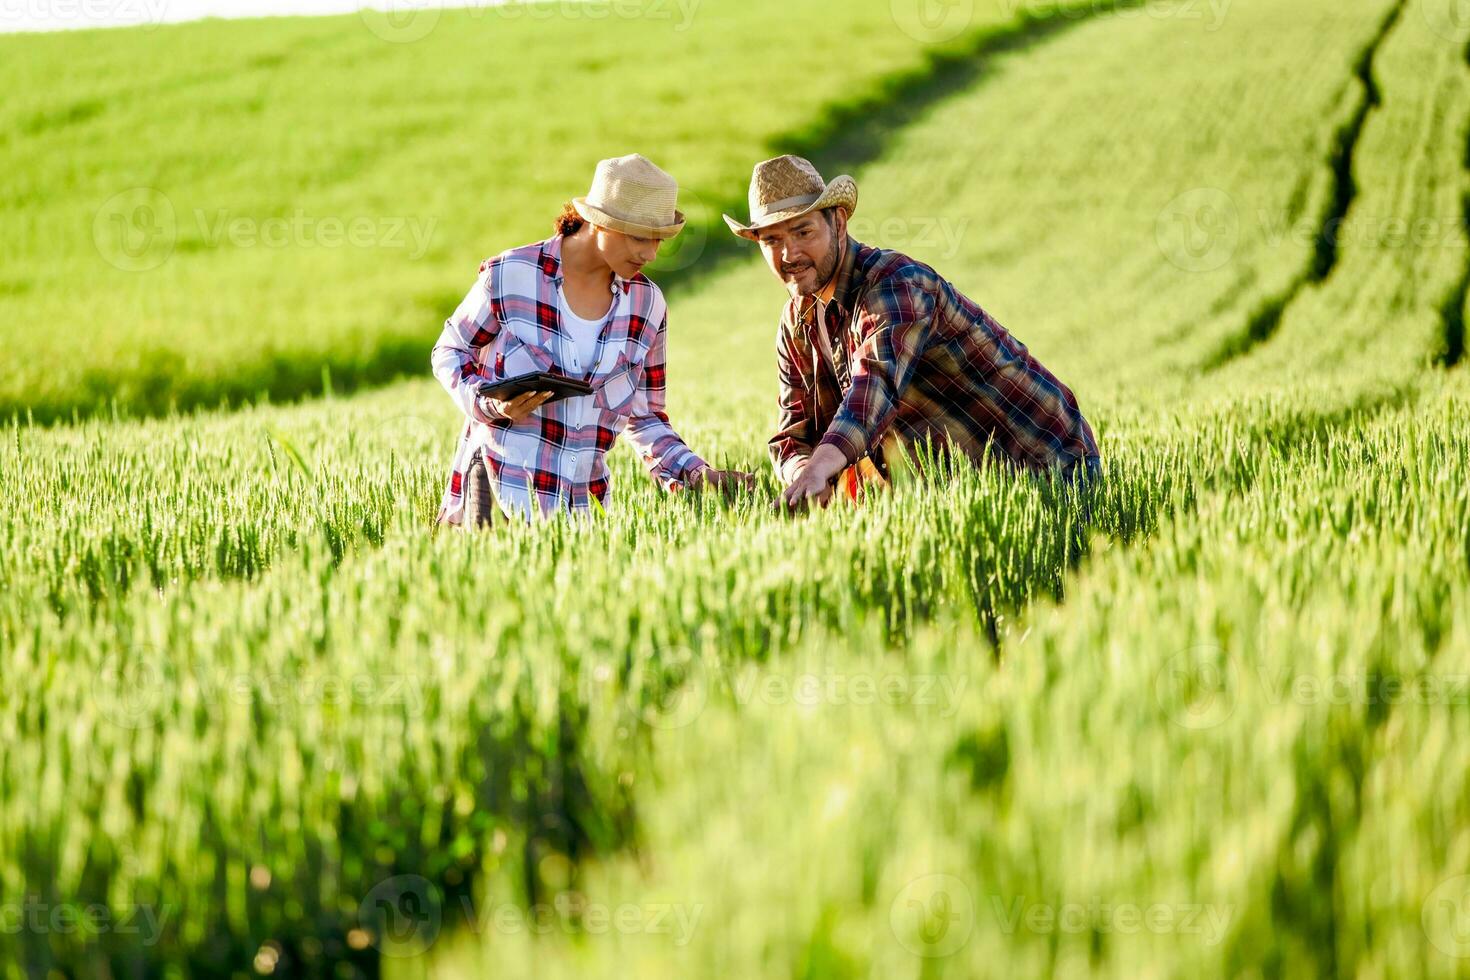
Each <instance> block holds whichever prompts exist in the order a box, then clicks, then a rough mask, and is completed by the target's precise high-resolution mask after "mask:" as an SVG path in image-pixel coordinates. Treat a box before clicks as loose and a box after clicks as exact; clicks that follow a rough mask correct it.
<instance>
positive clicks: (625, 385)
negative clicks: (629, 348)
mask: <svg viewBox="0 0 1470 980" xmlns="http://www.w3.org/2000/svg"><path fill="white" fill-rule="evenodd" d="M641 370H642V369H641V366H640V365H638V364H635V363H633V362H632V361H630V360H629V359H628V355H627V354H619V355H618V359H617V363H615V364H614V365H613V368H612V370H611V371H609V372H608V373H607V374H606V375H604V376H603V378H602V381H601V382H599V383H598V386H597V392H596V404H597V407H598V408H599V409H601V410H602V411H604V412H611V413H613V414H614V415H627V414H628V413H629V411H630V410H631V409H632V407H633V396H634V395H635V394H637V393H638V381H639V377H640V372H641Z"/></svg>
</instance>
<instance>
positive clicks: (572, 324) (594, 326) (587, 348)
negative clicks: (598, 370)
mask: <svg viewBox="0 0 1470 980" xmlns="http://www.w3.org/2000/svg"><path fill="white" fill-rule="evenodd" d="M556 301H557V304H558V305H560V307H561V325H562V329H564V330H565V331H566V332H567V333H568V334H570V335H571V340H572V342H571V343H570V344H564V345H563V350H562V351H561V356H562V358H563V359H564V360H565V362H566V363H565V369H566V371H567V372H568V373H569V374H586V373H587V372H588V371H591V370H592V362H593V358H595V357H596V356H597V335H598V334H599V333H601V332H602V320H601V319H598V320H584V319H582V318H581V317H579V316H577V314H575V313H573V312H572V304H570V303H568V302H567V294H566V293H565V292H564V291H563V290H562V289H561V287H560V286H558V287H557V290H556Z"/></svg>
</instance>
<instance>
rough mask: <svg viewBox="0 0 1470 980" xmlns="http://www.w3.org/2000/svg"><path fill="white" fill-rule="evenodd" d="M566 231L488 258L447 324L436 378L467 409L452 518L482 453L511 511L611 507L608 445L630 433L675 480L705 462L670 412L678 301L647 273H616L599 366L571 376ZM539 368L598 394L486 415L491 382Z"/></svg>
mask: <svg viewBox="0 0 1470 980" xmlns="http://www.w3.org/2000/svg"><path fill="white" fill-rule="evenodd" d="M561 241H562V240H561V237H560V236H557V237H555V238H551V239H548V240H547V241H544V242H538V243H536V244H534V245H526V246H524V247H522V248H516V249H511V250H510V251H508V252H504V253H502V254H500V255H498V256H496V257H495V258H493V259H486V260H485V261H484V262H483V263H481V265H480V275H479V278H478V279H477V280H476V282H475V285H474V288H472V289H471V290H470V291H469V294H468V295H467V296H465V298H464V301H463V302H461V303H460V304H459V308H458V309H456V310H455V311H454V315H453V316H451V317H450V318H449V319H448V320H446V321H445V323H444V331H443V333H442V334H440V336H439V342H438V343H437V344H435V345H434V353H433V356H432V358H431V360H432V362H433V367H434V376H435V377H437V378H438V379H439V383H440V384H442V385H443V386H444V389H445V390H446V391H447V392H449V396H450V397H451V398H453V399H454V402H455V404H456V405H458V406H459V408H460V410H461V411H462V412H464V414H465V418H466V421H465V426H464V429H463V430H462V432H461V433H460V437H459V445H458V447H457V448H456V450H455V453H454V465H453V466H452V467H451V469H450V473H449V484H448V486H447V487H446V488H445V490H444V500H443V505H442V506H441V508H440V511H439V518H438V519H439V521H440V522H441V523H448V524H459V523H461V522H462V521H463V519H464V474H465V472H466V471H467V470H468V469H469V465H470V461H471V459H472V458H473V456H474V454H475V453H476V452H479V453H480V454H481V456H482V458H483V459H484V461H485V467H486V469H487V470H488V471H489V475H490V483H491V486H492V488H493V489H494V491H495V497H496V500H497V501H498V502H499V504H500V507H501V509H502V510H504V511H505V512H506V513H508V514H509V513H512V512H518V513H520V514H522V515H524V516H527V517H530V516H533V515H536V516H547V515H550V514H552V513H553V512H555V511H557V510H567V511H573V512H582V513H585V512H587V511H588V510H590V509H591V508H592V507H593V504H592V500H593V498H596V500H597V502H598V503H599V504H602V505H603V506H606V505H607V499H608V491H609V475H608V469H607V462H606V456H607V451H608V450H609V449H611V448H612V445H613V442H614V441H615V439H616V438H617V436H618V434H619V433H620V432H626V433H627V435H628V438H629V439H630V440H631V441H632V443H633V445H634V446H635V447H636V448H637V450H638V452H639V453H640V455H641V456H642V457H643V461H644V463H645V465H647V466H648V469H649V471H650V472H651V473H652V474H653V476H654V477H655V478H656V479H657V480H658V481H659V482H660V483H661V484H663V486H664V487H665V488H668V489H672V488H674V487H676V486H677V485H678V483H679V481H680V480H682V479H684V478H686V477H687V476H688V475H689V474H690V473H691V472H692V471H693V470H697V469H699V468H700V467H702V466H704V465H705V464H704V461H703V460H701V459H700V458H699V457H698V456H696V455H695V454H694V452H693V451H692V450H690V448H689V447H688V446H686V445H685V444H684V440H683V439H681V438H679V434H678V433H677V432H675V431H674V429H673V427H672V426H671V425H670V424H669V419H668V416H667V415H665V414H664V364H665V334H666V332H667V329H668V307H667V306H666V305H665V303H664V297H663V293H661V292H660V291H659V288H658V287H657V286H655V285H654V284H653V283H652V282H650V281H649V280H648V279H647V277H645V276H642V275H639V276H637V277H636V278H633V279H624V278H622V277H621V276H614V277H613V283H612V293H613V302H612V307H611V309H610V310H609V311H608V314H607V317H606V318H605V319H604V321H603V324H602V332H601V334H600V335H599V336H598V339H597V353H596V355H595V356H594V359H593V360H594V363H593V366H592V370H591V371H590V372H587V373H585V374H580V373H579V374H577V375H572V374H571V372H569V371H567V370H566V369H565V367H564V361H563V357H562V351H563V350H566V351H567V353H568V354H570V353H571V351H572V348H573V346H574V341H573V340H572V339H571V337H570V335H569V334H568V333H567V331H566V330H565V329H564V328H563V326H562V323H561V314H560V307H559V304H558V302H557V290H558V288H559V287H560V286H561V282H562V274H561ZM533 371H550V372H553V373H557V374H566V375H568V376H575V377H581V378H584V379H585V380H587V381H589V382H591V383H592V386H593V388H594V389H595V391H594V392H593V393H592V394H590V395H582V396H580V397H574V398H565V399H562V400H560V401H556V402H552V403H550V404H546V405H543V406H541V407H540V408H538V409H537V410H536V411H535V412H533V413H532V414H531V415H530V416H528V417H527V418H525V419H522V420H521V421H520V422H511V421H510V420H508V419H503V418H494V417H491V416H487V415H485V414H484V413H483V412H482V411H481V409H480V406H479V403H478V399H477V397H476V396H477V394H478V389H479V388H480V386H481V385H482V384H483V383H484V382H486V381H499V380H502V379H505V378H513V377H518V376H520V375H522V374H527V373H529V372H533Z"/></svg>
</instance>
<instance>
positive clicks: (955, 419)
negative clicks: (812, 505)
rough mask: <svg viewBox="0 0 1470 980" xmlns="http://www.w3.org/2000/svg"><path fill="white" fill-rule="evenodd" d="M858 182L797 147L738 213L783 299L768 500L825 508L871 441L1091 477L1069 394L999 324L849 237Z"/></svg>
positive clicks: (907, 263) (930, 275) (771, 165)
mask: <svg viewBox="0 0 1470 980" xmlns="http://www.w3.org/2000/svg"><path fill="white" fill-rule="evenodd" d="M856 207H857V184H856V183H855V182H854V181H853V179H852V178H851V177H847V176H842V177H838V178H836V179H834V180H833V181H832V182H831V183H830V184H829V183H827V182H826V181H824V180H823V179H822V175H821V174H820V173H818V172H817V169H816V168H815V167H814V166H812V164H811V163H810V162H808V161H806V160H804V159H802V158H801V157H796V156H783V157H777V158H776V159H774V160H767V161H765V162H764V163H761V164H758V165H757V166H756V168H755V173H754V175H753V176H752V178H751V183H750V213H751V220H750V223H748V224H745V223H742V222H740V221H737V220H736V219H734V218H732V217H730V216H729V215H725V221H726V223H727V224H729V226H730V229H731V230H732V231H734V232H735V234H737V235H739V236H741V237H742V238H747V239H750V240H751V241H754V242H758V243H759V244H760V247H761V252H762V253H763V254H764V255H765V258H766V262H767V263H768V264H769V265H770V267H771V271H772V272H774V273H775V275H776V278H778V279H780V280H781V282H782V283H783V284H784V285H785V286H786V289H787V291H788V292H789V293H790V295H791V299H790V301H789V302H788V303H787V304H786V309H785V311H784V312H783V314H782V316H781V327H780V331H779V333H778V335H777V341H776V361H777V367H778V369H779V371H780V380H781V420H780V429H779V431H778V432H777V433H776V435H775V436H774V437H772V439H771V440H770V450H771V456H772V459H773V460H774V461H775V464H776V471H777V474H778V475H779V476H780V478H781V482H782V483H784V484H786V489H785V491H784V492H783V493H782V497H781V503H782V505H783V506H785V507H788V508H800V507H804V506H806V505H807V503H808V502H810V501H815V502H816V503H818V504H820V505H821V506H826V505H827V502H828V501H829V500H830V499H831V496H832V490H833V486H834V484H835V482H836V480H837V478H838V477H839V475H841V474H842V473H843V472H844V471H848V472H849V473H850V474H856V473H858V472H859V471H861V472H866V473H872V472H874V471H876V472H877V473H878V474H882V473H883V471H884V460H883V458H882V448H881V447H882V443H883V442H884V441H885V440H886V439H888V438H890V437H892V436H897V437H898V440H899V442H900V443H901V444H902V445H903V446H904V447H905V448H906V449H913V448H917V447H918V446H922V445H925V444H929V445H932V446H934V447H935V448H936V449H938V450H940V451H944V452H955V451H957V452H959V453H963V454H964V455H965V456H967V457H969V458H970V459H972V460H975V461H979V460H980V459H982V458H983V457H984V456H985V455H986V454H987V453H991V454H996V455H999V456H1000V457H1001V458H1003V459H1005V460H1008V461H1010V462H1011V463H1013V464H1015V465H1016V466H1018V467H1020V468H1022V469H1025V470H1029V471H1033V472H1048V471H1058V472H1060V473H1061V474H1062V475H1064V476H1067V477H1081V476H1090V475H1093V474H1095V473H1096V472H1097V471H1098V468H1099V458H1098V449H1097V441H1096V439H1095V438H1094V437H1093V434H1092V429H1091V427H1090V426H1088V424H1087V420H1086V419H1084V418H1083V417H1082V412H1081V411H1080V410H1079V409H1078V407H1077V399H1076V398H1075V397H1073V395H1072V392H1071V391H1070V390H1069V389H1068V388H1067V386H1066V385H1064V384H1062V383H1061V382H1060V381H1058V380H1057V379H1056V377H1055V376H1054V375H1052V374H1051V372H1049V371H1047V370H1046V368H1044V367H1042V366H1041V364H1040V363H1038V362H1037V360H1036V359H1035V358H1034V357H1032V356H1031V355H1030V354H1029V353H1028V352H1027V350H1026V347H1025V345H1024V344H1022V343H1021V342H1020V341H1018V340H1016V339H1015V338H1014V337H1012V336H1011V335H1010V334H1009V333H1008V332H1007V331H1006V329H1005V328H1004V327H1002V326H1001V325H1000V324H999V323H997V322H996V321H995V320H994V319H992V318H991V316H990V315H989V314H988V313H986V312H985V311H984V310H983V309H981V308H980V306H979V305H978V304H976V303H975V302H974V301H972V300H970V299H969V298H968V297H966V296H965V295H964V294H962V293H961V292H960V291H959V290H958V289H956V288H955V287H954V286H953V285H951V284H950V283H949V282H947V281H946V280H945V279H943V278H941V277H940V275H939V274H938V273H936V272H935V271H934V270H933V269H931V268H930V267H929V266H927V265H924V264H923V263H921V262H917V261H915V260H914V259H911V258H909V257H908V256H906V255H902V254H900V253H898V252H892V251H888V250H886V249H879V248H873V247H871V246H868V245H864V244H862V243H861V242H858V241H856V240H854V239H852V238H850V237H849V236H848V234H847V222H848V219H849V218H850V217H851V216H852V213H853V211H854V210H855V209H856Z"/></svg>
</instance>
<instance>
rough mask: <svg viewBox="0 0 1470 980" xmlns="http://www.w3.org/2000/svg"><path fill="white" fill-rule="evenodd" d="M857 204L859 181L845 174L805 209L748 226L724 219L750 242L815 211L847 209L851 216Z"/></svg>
mask: <svg viewBox="0 0 1470 980" xmlns="http://www.w3.org/2000/svg"><path fill="white" fill-rule="evenodd" d="M857 202H858V188H857V181H855V180H853V179H852V178H851V177H849V176H848V175H847V174H843V175H842V176H840V177H833V178H832V181H831V183H829V184H828V185H827V188H826V190H824V191H822V195H821V196H820V197H818V198H817V199H816V200H815V201H813V202H812V203H811V204H807V205H805V206H803V207H799V208H787V209H786V210H784V211H773V212H771V213H770V214H767V215H765V216H763V217H762V218H761V219H760V220H759V221H755V222H752V223H751V224H748V225H747V224H744V223H742V222H740V221H738V220H736V219H735V218H732V217H730V216H729V215H728V214H727V215H724V216H723V217H724V219H725V224H727V225H729V226H730V230H731V231H733V232H734V233H735V234H737V235H739V236H740V237H741V238H746V239H749V240H750V241H757V240H758V239H757V235H756V233H757V232H758V231H760V230H761V229H762V228H769V227H771V226H772V225H779V224H780V223H781V222H783V221H792V220H794V219H796V218H800V217H802V216H803V215H808V214H811V213H812V212H813V211H825V210H827V209H828V208H846V209H847V213H848V215H849V216H850V215H851V214H852V213H853V212H854V211H856V210H857Z"/></svg>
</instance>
